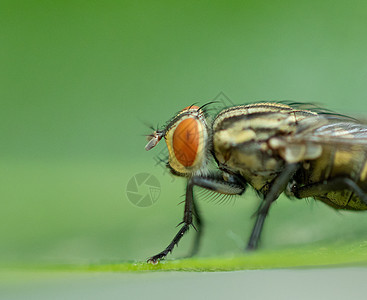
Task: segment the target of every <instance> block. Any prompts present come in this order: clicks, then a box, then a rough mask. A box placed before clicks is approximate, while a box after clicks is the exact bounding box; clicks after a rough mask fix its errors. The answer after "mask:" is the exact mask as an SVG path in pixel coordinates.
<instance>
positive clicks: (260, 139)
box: [146, 102, 367, 263]
mask: <svg viewBox="0 0 367 300" xmlns="http://www.w3.org/2000/svg"><path fill="white" fill-rule="evenodd" d="M162 138H164V139H165V141H166V145H167V148H168V153H169V158H168V163H167V167H168V168H169V169H170V171H171V172H172V173H173V174H174V175H177V176H182V177H185V178H186V179H187V185H186V196H185V209H184V217H183V221H182V222H181V223H180V226H181V227H180V229H179V231H178V233H177V234H176V236H175V237H174V238H173V240H172V241H171V243H170V244H169V245H168V246H167V247H166V248H165V249H164V250H163V251H162V252H160V253H158V254H157V255H154V256H152V257H150V258H149V259H148V262H150V263H157V262H158V261H159V260H161V259H164V258H165V257H166V256H167V254H168V253H170V252H171V251H172V250H173V248H174V246H175V245H177V244H178V242H179V241H180V239H181V238H182V236H183V235H184V234H185V233H186V232H187V231H188V230H189V228H190V226H193V227H194V228H195V229H196V230H197V238H196V247H194V249H195V250H197V245H198V243H199V239H200V236H201V227H202V221H201V217H200V214H199V211H198V209H197V205H196V202H195V199H194V196H193V188H194V186H199V187H201V188H204V189H207V190H210V191H213V192H214V193H220V194H224V195H242V194H243V193H244V192H245V190H246V188H247V187H248V186H251V187H252V188H254V189H255V190H256V191H257V193H258V194H259V196H260V197H261V199H262V201H261V204H260V206H259V208H258V210H257V212H256V221H255V225H254V227H253V230H252V233H251V236H250V239H249V242H248V244H247V249H248V250H253V249H256V248H257V246H258V242H259V238H260V235H261V232H262V229H263V225H264V221H265V219H266V216H267V214H268V211H269V209H270V206H271V204H272V203H273V202H274V201H275V200H277V199H278V197H279V195H280V194H281V193H282V192H284V193H285V194H286V195H287V196H289V197H295V198H299V199H301V198H308V197H312V198H314V199H317V200H320V201H322V202H324V203H326V204H327V205H329V206H332V207H334V208H336V209H345V210H366V209H367V194H366V192H365V191H367V126H366V125H364V124H362V123H360V122H358V121H357V120H355V119H353V118H349V117H347V116H343V115H339V114H336V113H331V112H329V111H327V110H322V109H319V108H317V107H316V106H312V105H302V104H297V103H293V104H285V103H272V102H268V103H254V104H249V105H240V106H234V107H230V108H227V109H224V110H222V111H221V112H219V113H218V114H217V115H216V116H215V118H214V119H212V120H210V119H209V118H208V114H207V112H206V111H205V109H204V107H198V106H194V105H192V106H189V107H186V108H184V109H183V110H181V111H180V112H179V113H178V114H177V115H176V116H174V117H173V118H172V119H171V120H170V121H169V122H168V123H167V125H166V126H165V127H164V128H163V129H162V130H156V131H154V133H153V134H152V135H150V140H149V142H148V144H147V146H146V150H150V149H152V148H153V147H155V146H156V145H157V143H158V142H159V141H160V140H161V139H162ZM194 221H195V225H194Z"/></svg>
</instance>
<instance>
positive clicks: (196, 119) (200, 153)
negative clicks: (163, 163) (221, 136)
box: [165, 106, 208, 174]
mask: <svg viewBox="0 0 367 300" xmlns="http://www.w3.org/2000/svg"><path fill="white" fill-rule="evenodd" d="M179 116H180V117H179V119H178V120H177V121H176V122H175V123H174V124H173V125H172V126H171V127H170V128H169V130H168V131H167V133H166V135H165V139H166V143H167V148H168V152H169V164H170V166H171V167H172V168H173V169H174V170H175V171H177V172H179V173H182V174H190V173H193V172H195V171H196V170H198V169H200V168H201V167H202V166H203V162H204V161H205V155H206V144H207V136H208V133H207V127H206V123H205V122H206V121H205V117H204V115H203V113H202V112H201V111H200V110H199V107H197V106H189V107H186V108H184V109H183V110H182V111H181V112H180V114H179Z"/></svg>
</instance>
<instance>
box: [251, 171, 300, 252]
mask: <svg viewBox="0 0 367 300" xmlns="http://www.w3.org/2000/svg"><path fill="white" fill-rule="evenodd" d="M298 168H299V165H298V164H288V165H286V167H285V169H284V170H283V172H282V173H281V174H280V175H279V176H278V177H277V178H276V179H275V180H274V181H273V183H272V185H271V187H270V189H269V191H268V193H267V194H266V195H265V198H264V201H263V202H262V203H261V205H260V208H259V210H258V213H257V218H256V222H255V226H254V228H253V230H252V233H251V237H250V240H249V242H248V245H247V250H254V249H256V248H257V246H258V243H259V239H260V235H261V232H262V229H263V226H264V222H265V219H266V216H267V215H268V212H269V209H270V206H271V204H272V203H273V202H274V201H275V200H276V199H278V197H279V195H280V194H281V193H282V192H283V191H284V190H285V188H286V186H287V184H288V182H289V181H290V179H291V178H292V177H293V175H294V173H295V172H296V171H297V169H298Z"/></svg>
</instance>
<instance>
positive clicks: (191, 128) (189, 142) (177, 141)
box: [172, 118, 200, 167]
mask: <svg viewBox="0 0 367 300" xmlns="http://www.w3.org/2000/svg"><path fill="white" fill-rule="evenodd" d="M197 122H198V121H197V120H195V119H194V118H188V119H185V120H183V121H181V123H180V124H179V125H178V126H177V127H176V130H175V132H174V133H173V139H172V146H173V151H174V153H175V156H176V159H177V160H178V161H179V162H180V163H181V164H182V165H183V166H185V167H190V166H192V164H193V163H194V161H195V158H196V154H197V151H198V147H199V140H200V135H199V126H198V123H197Z"/></svg>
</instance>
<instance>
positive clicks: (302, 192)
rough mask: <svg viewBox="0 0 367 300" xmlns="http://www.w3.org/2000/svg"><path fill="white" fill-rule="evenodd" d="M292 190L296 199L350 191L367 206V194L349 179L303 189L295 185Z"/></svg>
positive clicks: (342, 178) (327, 181)
mask: <svg viewBox="0 0 367 300" xmlns="http://www.w3.org/2000/svg"><path fill="white" fill-rule="evenodd" d="M290 190H291V193H292V194H293V195H294V196H295V197H296V198H308V197H315V196H319V195H322V194H325V193H329V192H333V191H342V190H350V191H352V192H353V193H355V194H356V195H357V196H358V197H359V198H360V199H361V201H362V202H363V203H365V204H366V205H367V192H366V191H364V190H363V189H361V188H360V187H359V185H358V184H357V183H356V182H355V181H353V180H352V179H350V178H348V177H336V178H332V179H329V180H325V181H323V182H318V183H313V184H309V185H305V186H302V187H299V186H297V185H296V184H295V185H293V186H292V187H291V188H290Z"/></svg>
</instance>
